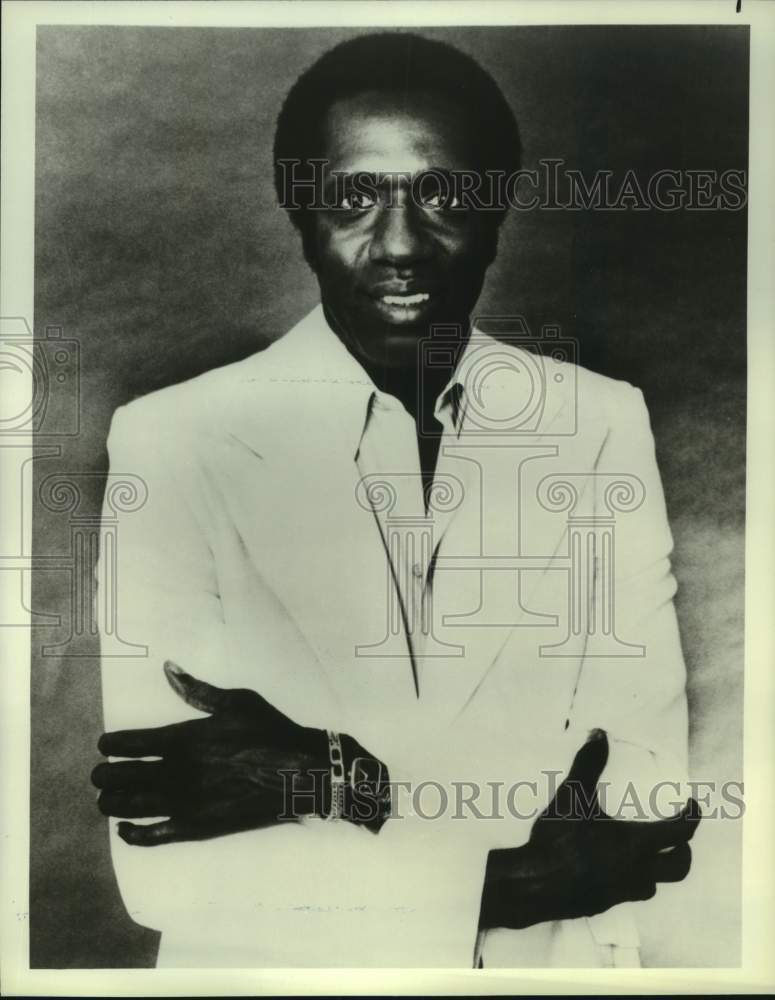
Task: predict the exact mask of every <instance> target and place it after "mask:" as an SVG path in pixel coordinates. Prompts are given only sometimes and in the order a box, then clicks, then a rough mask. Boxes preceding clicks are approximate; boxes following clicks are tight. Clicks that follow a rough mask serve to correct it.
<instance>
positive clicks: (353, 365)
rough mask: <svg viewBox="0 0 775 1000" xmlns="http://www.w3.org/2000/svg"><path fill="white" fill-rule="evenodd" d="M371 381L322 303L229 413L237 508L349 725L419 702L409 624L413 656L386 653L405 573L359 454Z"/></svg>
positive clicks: (276, 349) (266, 360) (246, 535)
mask: <svg viewBox="0 0 775 1000" xmlns="http://www.w3.org/2000/svg"><path fill="white" fill-rule="evenodd" d="M332 340H333V341H335V342H334V343H332ZM270 352H273V353H272V354H270ZM372 392H373V385H372V384H371V383H370V381H369V380H368V378H367V377H366V376H365V373H364V372H363V370H362V369H361V367H360V366H359V365H358V364H357V362H355V360H354V359H352V358H351V356H350V355H349V353H348V352H347V351H346V349H345V348H344V347H343V346H342V345H341V344H340V343H339V342H338V341H337V340H336V338H335V337H334V335H333V334H332V333H331V331H330V330H329V329H328V327H327V325H326V324H325V320H324V319H323V317H322V310H319V309H318V310H315V312H313V313H312V314H311V315H310V316H308V317H307V318H306V319H305V320H302V322H301V323H300V324H299V325H298V326H297V327H295V328H294V329H293V330H292V331H291V332H290V333H289V334H287V335H286V337H284V338H283V339H282V340H281V341H279V342H277V344H276V345H274V346H273V347H272V348H269V349H268V351H267V352H266V355H265V356H264V357H263V358H262V362H261V364H257V365H255V366H252V370H251V366H248V369H247V371H246V372H245V376H244V378H243V380H242V382H241V383H240V384H239V385H238V386H237V387H236V391H235V393H234V396H233V399H232V400H231V404H230V408H229V416H228V421H227V426H228V434H229V436H230V437H231V438H232V440H233V461H232V462H231V463H230V472H229V474H230V476H231V477H232V480H233V481H232V483H231V484H230V486H229V489H228V490H227V491H225V493H227V494H228V497H227V501H228V502H229V504H230V506H231V517H232V519H233V521H234V523H235V524H236V525H237V527H238V530H239V532H240V535H241V537H242V539H243V542H244V544H245V546H246V548H247V549H248V552H249V555H250V558H251V562H252V563H253V565H254V566H255V567H256V569H257V571H258V573H259V574H260V575H261V576H262V578H263V579H264V580H265V582H266V584H267V585H268V586H269V587H270V588H271V590H272V591H273V592H274V593H275V595H276V596H277V598H278V600H279V601H280V603H281V604H282V606H283V607H284V609H285V611H286V612H287V614H288V615H290V616H291V618H292V619H293V620H294V621H295V623H296V624H297V626H298V629H299V631H300V633H301V634H302V635H303V637H304V639H305V640H306V643H307V644H308V646H309V647H310V648H311V649H312V650H313V652H314V654H315V658H316V660H317V662H318V664H319V667H320V669H321V671H322V673H323V675H324V676H325V679H326V682H327V685H328V686H329V688H330V690H331V691H332V692H333V694H334V698H335V701H336V703H337V706H338V709H339V711H340V713H341V715H340V717H339V720H338V721H337V722H336V724H337V725H340V726H341V727H342V728H343V729H344V728H345V727H346V726H347V725H349V726H350V728H349V729H348V730H347V731H350V732H353V731H354V730H353V726H354V725H355V731H358V732H361V731H363V727H364V726H367V727H368V723H369V720H370V719H372V720H376V719H377V717H378V716H379V714H380V712H382V713H385V712H386V710H387V712H388V714H390V715H393V712H391V709H393V710H395V711H396V712H400V711H404V710H411V706H412V704H413V703H416V692H415V689H414V681H413V677H412V671H411V664H410V660H409V657H408V651H407V647H406V640H405V636H403V635H401V636H400V639H401V649H402V650H403V653H404V655H403V658H401V659H399V660H398V661H397V660H396V658H395V656H394V655H393V656H385V655H379V646H380V643H381V641H382V640H383V639H384V638H385V636H386V628H387V609H388V608H389V607H391V606H392V605H393V604H394V603H395V602H394V593H392V592H391V589H390V588H392V587H394V583H393V581H392V578H391V575H390V573H389V565H388V562H387V559H386V555H385V548H384V545H383V542H382V538H381V535H380V528H379V524H378V522H377V520H375V513H374V511H373V509H372V507H371V506H370V505H369V503H368V502H364V497H363V491H362V489H359V488H358V487H359V480H360V473H359V470H358V466H357V464H356V461H355V455H356V453H357V448H358V443H359V440H360V437H361V434H362V431H363V427H364V422H365V419H366V414H367V408H368V405H369V399H370V396H371V393H372ZM370 645H373V646H376V647H377V655H374V656H369V655H362V650H361V652H359V651H358V647H368V646H370ZM393 717H394V716H393ZM353 719H355V720H357V723H353V722H352V721H350V720H353ZM333 724H334V723H332V725H333Z"/></svg>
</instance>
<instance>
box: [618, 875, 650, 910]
mask: <svg viewBox="0 0 775 1000" xmlns="http://www.w3.org/2000/svg"><path fill="white" fill-rule="evenodd" d="M656 894H657V884H656V882H655V880H654V879H653V878H649V877H648V876H646V877H642V878H639V879H634V880H633V881H632V882H631V883H630V885H629V886H628V891H627V893H626V894H625V897H626V900H627V901H629V902H631V903H635V902H640V901H642V900H644V899H653V898H654V896H656Z"/></svg>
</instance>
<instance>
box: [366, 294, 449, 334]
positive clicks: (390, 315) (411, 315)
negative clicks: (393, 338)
mask: <svg viewBox="0 0 775 1000" xmlns="http://www.w3.org/2000/svg"><path fill="white" fill-rule="evenodd" d="M435 298H436V296H435V295H434V294H433V292H432V291H421V290H420V291H418V290H416V289H412V290H411V291H410V290H409V289H407V290H406V291H400V290H399V289H390V290H389V291H384V290H382V289H378V290H377V291H376V293H374V292H372V299H373V301H374V303H375V305H376V306H377V310H378V311H379V313H380V314H381V316H382V318H383V320H384V321H385V322H387V323H389V324H391V326H413V325H414V324H416V323H420V322H422V321H423V320H424V318H425V317H426V316H427V315H428V312H429V310H430V309H431V308H432V307H433V303H434V301H435Z"/></svg>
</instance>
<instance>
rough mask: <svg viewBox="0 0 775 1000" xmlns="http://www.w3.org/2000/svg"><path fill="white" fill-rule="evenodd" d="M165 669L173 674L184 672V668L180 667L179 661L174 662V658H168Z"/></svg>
mask: <svg viewBox="0 0 775 1000" xmlns="http://www.w3.org/2000/svg"><path fill="white" fill-rule="evenodd" d="M164 669H165V670H167V671H169V672H170V673H171V674H176V675H179V674H182V673H183V668H182V667H179V666H178V665H177V663H173V662H172V660H166V661H165V663H164Z"/></svg>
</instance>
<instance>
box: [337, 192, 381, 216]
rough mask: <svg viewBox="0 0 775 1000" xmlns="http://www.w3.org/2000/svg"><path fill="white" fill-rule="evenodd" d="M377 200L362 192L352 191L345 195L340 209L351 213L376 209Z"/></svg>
mask: <svg viewBox="0 0 775 1000" xmlns="http://www.w3.org/2000/svg"><path fill="white" fill-rule="evenodd" d="M376 204H377V202H376V200H375V199H374V198H372V197H371V196H370V195H368V194H363V193H362V192H360V191H350V192H349V193H348V194H346V195H344V196H343V198H342V200H341V201H340V202H339V207H340V208H343V209H345V210H346V211H349V212H362V211H364V210H365V209H367V208H374V206H375V205H376Z"/></svg>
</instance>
